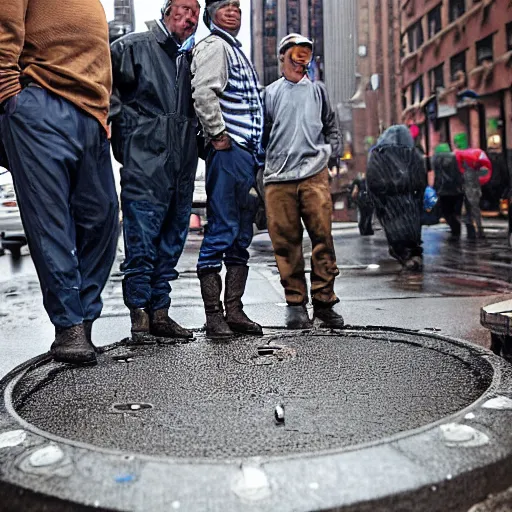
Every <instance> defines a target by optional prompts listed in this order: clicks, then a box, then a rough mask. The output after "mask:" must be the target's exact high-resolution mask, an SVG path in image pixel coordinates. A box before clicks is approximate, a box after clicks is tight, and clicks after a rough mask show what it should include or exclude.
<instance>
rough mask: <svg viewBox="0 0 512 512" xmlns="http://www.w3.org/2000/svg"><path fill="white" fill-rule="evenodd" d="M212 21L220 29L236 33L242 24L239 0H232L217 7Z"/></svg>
mask: <svg viewBox="0 0 512 512" xmlns="http://www.w3.org/2000/svg"><path fill="white" fill-rule="evenodd" d="M213 22H214V23H215V25H217V26H218V27H219V28H221V29H222V30H225V31H226V32H229V33H230V34H233V35H237V34H238V32H240V27H241V25H242V9H240V2H239V0H232V1H231V2H229V4H227V5H224V6H223V7H221V8H220V9H218V10H217V12H216V13H215V19H214V20H213Z"/></svg>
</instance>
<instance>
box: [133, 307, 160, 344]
mask: <svg viewBox="0 0 512 512" xmlns="http://www.w3.org/2000/svg"><path fill="white" fill-rule="evenodd" d="M130 320H131V321H132V337H131V340H130V342H129V343H131V344H133V345H152V344H154V343H156V340H155V339H154V338H153V336H151V334H150V332H149V315H148V314H147V313H146V311H144V310H143V309H140V308H136V309H130Z"/></svg>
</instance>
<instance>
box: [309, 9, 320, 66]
mask: <svg viewBox="0 0 512 512" xmlns="http://www.w3.org/2000/svg"><path fill="white" fill-rule="evenodd" d="M308 7H309V9H308V12H309V36H310V39H312V40H313V42H314V43H315V55H316V57H317V61H318V67H319V69H320V72H321V73H322V72H323V61H324V14H323V13H324V11H323V0H309V1H308Z"/></svg>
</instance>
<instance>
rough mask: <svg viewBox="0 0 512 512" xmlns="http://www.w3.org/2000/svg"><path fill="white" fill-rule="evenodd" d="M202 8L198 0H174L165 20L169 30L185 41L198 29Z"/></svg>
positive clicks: (180, 40) (181, 41) (181, 40)
mask: <svg viewBox="0 0 512 512" xmlns="http://www.w3.org/2000/svg"><path fill="white" fill-rule="evenodd" d="M200 10H201V8H200V6H199V4H198V3H197V0H173V2H172V4H171V7H170V9H169V10H168V11H167V12H168V14H167V13H166V15H165V16H164V22H165V25H166V26H167V28H168V29H169V32H171V34H173V35H174V36H175V37H176V38H177V39H178V40H179V42H180V43H183V41H185V40H186V39H188V38H189V37H190V36H191V35H192V34H194V32H195V31H196V30H197V23H198V21H199V12H200Z"/></svg>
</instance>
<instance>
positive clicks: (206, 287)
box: [198, 272, 234, 338]
mask: <svg viewBox="0 0 512 512" xmlns="http://www.w3.org/2000/svg"><path fill="white" fill-rule="evenodd" d="M198 277H199V281H200V283H201V295H202V297H203V302H204V311H205V313H206V335H207V336H209V337H210V338H228V337H230V336H233V335H234V333H233V331H232V330H231V329H230V328H229V325H228V324H227V323H226V320H224V312H223V310H222V302H221V301H220V294H221V291H222V279H221V277H220V275H219V273H218V272H206V273H203V272H201V273H198Z"/></svg>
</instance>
